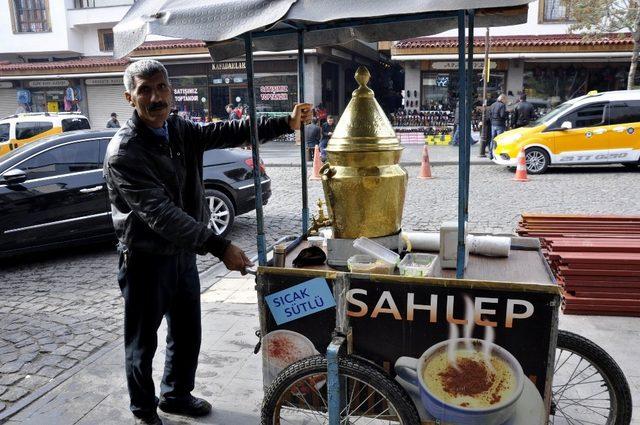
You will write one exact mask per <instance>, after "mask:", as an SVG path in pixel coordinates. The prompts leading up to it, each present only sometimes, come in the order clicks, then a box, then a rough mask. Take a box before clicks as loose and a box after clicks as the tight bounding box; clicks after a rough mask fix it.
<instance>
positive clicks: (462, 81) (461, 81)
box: [456, 10, 467, 279]
mask: <svg viewBox="0 0 640 425" xmlns="http://www.w3.org/2000/svg"><path fill="white" fill-rule="evenodd" d="M464 29H465V11H464V10H460V11H459V12H458V126H459V127H458V135H459V136H460V139H461V140H460V141H459V143H458V250H457V261H456V278H458V279H461V278H462V277H463V276H464V253H465V242H466V241H465V239H464V224H465V223H464V218H465V209H464V194H465V193H466V188H465V181H466V180H465V178H464V173H465V165H464V154H465V146H466V143H467V132H466V131H465V129H466V124H465V121H466V119H467V116H466V112H467V108H466V107H465V103H466V102H465V100H466V98H467V93H466V92H467V90H466V86H467V79H466V69H465V60H464V59H465V58H464V53H465V52H464V51H465V48H464V47H465V46H464V35H465V34H464ZM461 130H462V131H461Z"/></svg>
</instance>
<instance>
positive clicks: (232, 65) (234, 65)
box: [211, 61, 246, 71]
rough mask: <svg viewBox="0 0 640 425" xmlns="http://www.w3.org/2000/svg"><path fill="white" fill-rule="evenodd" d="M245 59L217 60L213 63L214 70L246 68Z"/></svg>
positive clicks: (212, 68)
mask: <svg viewBox="0 0 640 425" xmlns="http://www.w3.org/2000/svg"><path fill="white" fill-rule="evenodd" d="M245 68H246V63H245V61H235V62H215V63H212V64H211V70H212V71H228V70H230V69H245Z"/></svg>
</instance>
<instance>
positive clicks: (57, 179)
mask: <svg viewBox="0 0 640 425" xmlns="http://www.w3.org/2000/svg"><path fill="white" fill-rule="evenodd" d="M114 134H115V130H80V131H73V132H69V133H62V134H57V135H55V136H51V137H48V138H45V139H42V140H39V141H36V142H33V143H30V144H28V145H26V146H24V147H22V148H20V149H16V150H14V151H12V152H10V153H9V154H7V155H4V156H1V157H0V257H10V256H12V255H14V254H19V253H22V252H26V251H34V250H42V249H47V248H53V247H59V246H69V245H75V244H82V243H88V242H96V241H100V240H107V239H110V238H114V236H115V234H114V231H113V225H112V222H111V207H110V205H109V199H108V195H107V189H106V184H105V181H104V178H103V177H102V161H103V158H104V154H105V151H106V148H107V144H108V143H109V140H110V139H111V137H112V136H113V135H114ZM260 173H261V180H262V199H263V203H265V204H266V203H267V201H268V200H269V197H270V196H271V180H270V179H269V177H268V176H267V174H266V172H265V170H264V165H263V164H260ZM203 177H204V185H205V188H206V196H207V199H208V201H209V207H210V209H211V220H210V222H209V226H210V227H211V228H212V229H213V230H214V231H215V232H216V233H217V234H220V235H223V236H224V235H226V234H227V233H228V232H229V231H230V230H231V226H232V225H233V221H234V218H235V217H236V216H237V215H240V214H244V213H247V212H249V211H252V210H253V209H254V208H255V191H254V186H253V160H252V158H251V151H243V150H240V149H221V150H213V151H208V152H205V155H204V175H203Z"/></svg>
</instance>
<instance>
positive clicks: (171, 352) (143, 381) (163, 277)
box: [104, 60, 311, 425]
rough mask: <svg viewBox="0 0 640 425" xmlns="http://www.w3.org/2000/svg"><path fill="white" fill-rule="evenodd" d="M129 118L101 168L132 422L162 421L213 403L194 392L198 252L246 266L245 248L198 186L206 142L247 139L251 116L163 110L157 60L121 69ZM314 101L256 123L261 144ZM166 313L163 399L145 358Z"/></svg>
mask: <svg viewBox="0 0 640 425" xmlns="http://www.w3.org/2000/svg"><path fill="white" fill-rule="evenodd" d="M124 85H125V98H126V99H127V101H128V102H129V104H130V105H131V106H132V107H134V108H135V111H134V112H133V116H132V117H131V119H130V120H129V121H127V123H126V125H125V126H124V127H123V128H121V129H120V130H119V131H118V133H116V135H115V136H114V137H113V138H112V139H111V142H110V143H109V146H108V148H107V153H106V155H105V160H104V175H105V179H106V181H107V188H108V191H109V200H110V201H111V211H112V218H113V224H114V228H115V231H116V235H117V237H118V239H119V244H118V251H119V254H120V257H119V262H118V266H119V270H118V283H119V284H120V289H121V291H122V294H123V296H124V309H125V319H124V328H125V329H124V339H125V366H126V375H127V386H128V389H129V397H130V402H131V403H130V408H131V411H132V412H133V414H134V416H135V417H136V422H137V423H142V424H156V425H158V424H162V420H161V419H160V417H159V416H158V414H157V412H156V406H158V407H160V409H161V410H163V411H165V412H171V413H176V414H182V415H187V416H203V415H207V414H209V413H210V412H211V404H209V403H208V402H207V401H205V400H203V399H200V398H196V397H194V396H193V395H191V391H192V390H193V389H194V380H195V373H196V368H197V363H198V354H199V351H200V338H201V324H200V281H199V277H198V269H197V267H196V253H198V254H206V253H211V254H213V255H215V256H216V257H218V258H220V259H221V260H222V262H223V263H224V264H225V266H226V267H227V268H228V269H229V270H238V271H240V272H242V273H245V268H246V267H250V266H252V263H251V262H250V261H249V259H248V258H247V256H246V255H245V253H244V252H243V251H242V250H241V249H240V248H238V247H237V246H235V245H233V244H232V243H231V242H230V241H228V240H226V239H224V238H222V237H220V236H218V235H216V234H215V233H214V232H213V231H212V230H211V229H210V228H209V227H208V226H207V224H206V223H207V222H208V219H209V209H208V206H207V203H206V200H205V197H204V187H203V184H202V157H203V154H204V151H205V150H209V149H216V148H227V147H234V146H239V145H241V144H243V143H245V142H247V141H248V139H249V127H250V125H249V122H248V120H242V121H239V120H236V121H224V122H219V123H215V124H212V125H208V126H204V127H200V126H197V125H195V124H193V123H191V122H189V121H185V120H184V119H182V118H180V117H178V116H171V117H169V105H170V104H171V93H172V91H171V86H170V84H169V78H168V75H167V70H166V69H165V67H164V66H163V65H162V64H161V63H160V62H157V61H154V60H141V61H137V62H134V63H132V64H131V65H130V66H129V67H128V68H127V69H126V71H125V73H124ZM310 110H311V105H308V104H297V105H296V106H295V107H294V109H293V112H292V113H291V115H290V116H288V117H283V118H278V119H263V120H261V121H260V122H259V123H258V135H259V137H260V140H261V141H262V142H264V141H266V140H268V139H271V138H274V137H277V136H279V135H281V134H284V133H290V132H292V131H293V130H294V129H298V128H299V127H300V125H301V123H306V122H308V121H309V119H310V116H311V112H310ZM163 317H166V319H167V327H168V331H167V348H166V357H165V368H164V376H163V378H162V382H161V386H160V399H159V400H158V399H157V398H156V395H155V388H154V383H153V379H152V376H151V364H152V360H153V356H154V354H155V351H156V347H157V330H158V327H159V326H160V322H161V321H162V318H163Z"/></svg>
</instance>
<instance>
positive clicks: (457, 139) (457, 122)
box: [449, 101, 460, 146]
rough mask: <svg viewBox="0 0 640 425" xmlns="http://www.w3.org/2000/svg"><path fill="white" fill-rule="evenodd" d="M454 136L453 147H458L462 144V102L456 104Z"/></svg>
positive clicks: (452, 139)
mask: <svg viewBox="0 0 640 425" xmlns="http://www.w3.org/2000/svg"><path fill="white" fill-rule="evenodd" d="M453 127H454V129H453V136H451V142H450V143H449V144H450V145H452V146H458V145H459V144H460V101H457V102H456V109H455V111H453Z"/></svg>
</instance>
